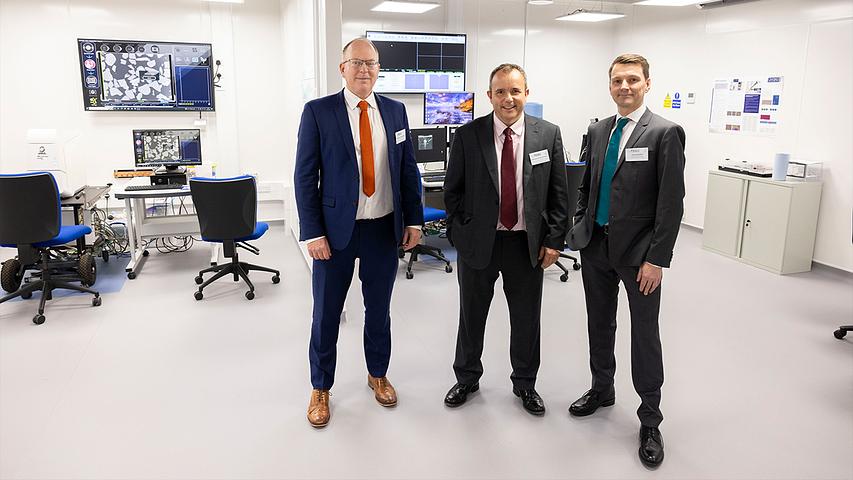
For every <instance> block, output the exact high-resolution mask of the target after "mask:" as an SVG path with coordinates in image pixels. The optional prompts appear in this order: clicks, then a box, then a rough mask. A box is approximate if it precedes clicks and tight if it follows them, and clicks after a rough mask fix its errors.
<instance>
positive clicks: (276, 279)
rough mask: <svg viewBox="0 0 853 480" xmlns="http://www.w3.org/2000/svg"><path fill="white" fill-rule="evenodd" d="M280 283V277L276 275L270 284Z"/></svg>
mask: <svg viewBox="0 0 853 480" xmlns="http://www.w3.org/2000/svg"><path fill="white" fill-rule="evenodd" d="M280 281H281V277H279V276H278V275H276V276H274V277H272V283H278V282H280Z"/></svg>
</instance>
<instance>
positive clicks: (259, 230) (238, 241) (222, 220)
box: [190, 175, 281, 300]
mask: <svg viewBox="0 0 853 480" xmlns="http://www.w3.org/2000/svg"><path fill="white" fill-rule="evenodd" d="M190 192H191V193H192V197H193V205H195V211H196V214H197V215H198V224H199V227H200V230H201V238H202V239H203V240H204V241H206V242H218V243H221V244H222V251H223V255H224V256H225V257H226V258H230V259H231V262H230V263H226V264H224V265H216V266H213V267H210V268H205V269H204V270H202V271H200V272H198V276H197V277H195V283H196V284H198V285H199V287H198V291H197V292H195V299H196V300H201V299H202V298H204V294H203V293H202V290H204V287H206V286H208V285H210V284H211V283H213V282H215V281H216V280H218V279H220V278H222V277H224V276H225V275H229V274H230V275H233V276H234V281H235V282H237V281H239V280H240V279H241V278H242V279H243V281H244V282H246V284H247V285H249V291H248V292H246V298H248V299H249V300H252V299H253V298H255V286H254V285H253V284H252V282H251V281H250V280H249V271H251V270H258V271H261V272H269V273H272V274H273V277H272V283H278V282H280V281H281V274H280V273H279V271H278V270H273V269H271V268H267V267H261V266H258V265H252V264H250V263H246V262H241V261H240V260H239V258H238V257H237V247H240V248H243V249H246V250H248V251H249V252H251V253H254V254H255V255H258V253H259V252H260V250H258V249H257V248H256V247H254V246H252V245H249V244H248V243H246V242H248V241H251V240H257V239H258V238H260V237H261V236H262V235H263V234H264V233H266V231H267V230H268V229H269V225H268V224H266V223H265V222H258V221H257V213H258V212H257V205H258V191H257V187H256V186H255V177H252V176H249V175H244V176H241V177H233V178H193V179H191V180H190ZM210 272H215V275H214V276H212V277H210V278H209V279H208V280H207V281H204V279H203V278H202V276H203V275H204V274H205V273H210Z"/></svg>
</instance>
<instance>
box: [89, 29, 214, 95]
mask: <svg viewBox="0 0 853 480" xmlns="http://www.w3.org/2000/svg"><path fill="white" fill-rule="evenodd" d="M211 50H212V49H211V45H210V44H209V43H178V42H153V41H138V40H98V39H81V38H78V39H77V51H78V53H79V58H80V75H81V81H82V84H83V108H85V109H86V110H120V111H124V110H155V111H170V110H173V111H174V110H177V111H186V110H193V111H195V110H199V111H213V110H214V98H213V97H214V94H213V88H214V87H213V74H214V72H213V69H212V68H211V65H212V64H213V62H212V59H211Z"/></svg>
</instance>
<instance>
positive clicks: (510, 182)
mask: <svg viewBox="0 0 853 480" xmlns="http://www.w3.org/2000/svg"><path fill="white" fill-rule="evenodd" d="M516 223H518V199H517V198H516V196H515V155H513V153H512V129H511V128H509V127H507V129H506V130H504V148H503V151H502V152H501V224H502V225H503V226H504V227H506V229H507V230H512V227H514V226H515V224H516Z"/></svg>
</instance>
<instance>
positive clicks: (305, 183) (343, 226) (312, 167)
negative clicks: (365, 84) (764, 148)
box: [294, 90, 424, 250]
mask: <svg viewBox="0 0 853 480" xmlns="http://www.w3.org/2000/svg"><path fill="white" fill-rule="evenodd" d="M376 105H377V106H378V108H379V114H380V115H381V116H382V123H383V124H384V126H385V136H386V138H387V139H388V166H389V168H390V170H391V187H392V190H393V197H394V232H395V235H396V239H397V243H399V242H400V241H401V239H402V237H403V228H404V226H406V225H421V224H423V222H424V215H423V207H422V205H421V194H420V191H421V183H420V182H421V179H420V174H419V173H418V167H417V164H415V154H414V150H413V147H412V139H411V135H410V134H409V121H408V118H407V117H406V108H405V107H404V106H403V104H402V103H400V102H398V101H396V100H392V99H390V98H388V97H384V96H382V95H376ZM374 128H375V127H374ZM401 130H402V131H404V132H406V139H405V140H404V141H402V142H400V143H397V142H396V138H395V133H396V132H399V131H401ZM294 188H295V190H296V208H297V210H298V212H299V239H300V240H307V239H310V238H316V237H322V236H326V238H327V239H328V240H329V245H331V247H332V248H334V249H336V250H341V249H343V248H345V247H346V246H347V244H348V243H349V241H350V237H351V236H352V230H353V227H354V226H355V213H356V209H357V208H358V192H359V189H360V188H361V182H360V172H359V171H358V162H357V161H356V158H355V145H354V144H353V140H352V130H351V129H350V123H349V118H348V117H347V111H346V101H345V100H344V92H343V90H341V91H340V92H338V93H336V94H334V95H329V96H327V97H323V98H318V99H315V100H311V101H310V102H308V103H306V104H305V109H304V110H303V111H302V120H301V122H300V124H299V137H298V143H297V146H296V169H295V172H294Z"/></svg>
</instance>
